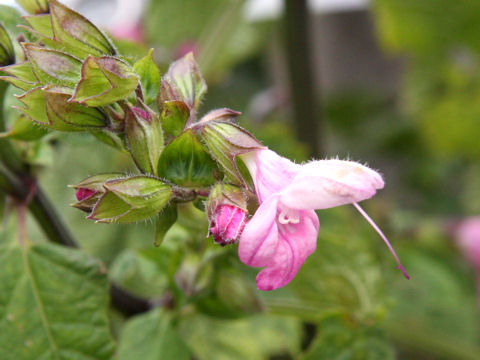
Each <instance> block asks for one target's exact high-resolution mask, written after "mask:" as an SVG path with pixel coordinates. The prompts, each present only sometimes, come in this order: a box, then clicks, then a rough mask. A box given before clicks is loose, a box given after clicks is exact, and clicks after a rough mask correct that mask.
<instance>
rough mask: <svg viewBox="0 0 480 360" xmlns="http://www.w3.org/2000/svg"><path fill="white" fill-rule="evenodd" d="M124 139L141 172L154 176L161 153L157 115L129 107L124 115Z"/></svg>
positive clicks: (162, 144)
mask: <svg viewBox="0 0 480 360" xmlns="http://www.w3.org/2000/svg"><path fill="white" fill-rule="evenodd" d="M125 137H126V140H127V145H128V148H129V150H130V153H131V154H132V158H133V160H134V161H135V164H136V165H137V167H138V168H139V169H140V171H141V172H143V173H146V174H153V175H156V173H157V167H158V159H159V158H160V154H161V153H162V150H163V147H164V143H163V130H162V124H161V123H160V119H159V118H158V115H157V114H156V113H155V112H154V111H152V110H151V109H150V108H148V107H147V106H146V105H144V106H143V108H137V107H129V108H128V109H127V110H126V114H125Z"/></svg>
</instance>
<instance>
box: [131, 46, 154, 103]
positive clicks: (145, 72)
mask: <svg viewBox="0 0 480 360" xmlns="http://www.w3.org/2000/svg"><path fill="white" fill-rule="evenodd" d="M152 54H153V49H150V51H149V52H148V54H147V55H146V56H145V57H144V58H142V59H140V60H138V61H137V62H136V63H135V65H133V69H134V70H135V71H136V72H137V74H138V76H140V83H141V84H142V90H143V95H144V96H145V99H144V100H145V103H146V104H147V105H149V104H151V103H152V102H154V101H155V100H156V99H157V96H158V92H159V90H160V71H159V70H158V67H157V65H156V64H155V62H154V61H153V57H152Z"/></svg>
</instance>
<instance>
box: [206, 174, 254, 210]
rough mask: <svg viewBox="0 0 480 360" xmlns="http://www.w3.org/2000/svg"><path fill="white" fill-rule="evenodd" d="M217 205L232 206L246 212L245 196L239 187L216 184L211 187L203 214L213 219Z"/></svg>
mask: <svg viewBox="0 0 480 360" xmlns="http://www.w3.org/2000/svg"><path fill="white" fill-rule="evenodd" d="M219 205H232V206H235V207H237V208H240V209H242V210H244V211H245V212H247V198H246V195H245V193H244V192H243V190H242V189H241V188H240V187H238V186H235V185H231V184H226V183H222V182H218V183H216V184H215V185H214V186H212V188H211V189H210V194H209V196H208V199H207V201H206V203H205V212H206V213H207V217H208V218H209V219H211V218H213V216H214V214H215V210H216V209H217V207H218V206H219Z"/></svg>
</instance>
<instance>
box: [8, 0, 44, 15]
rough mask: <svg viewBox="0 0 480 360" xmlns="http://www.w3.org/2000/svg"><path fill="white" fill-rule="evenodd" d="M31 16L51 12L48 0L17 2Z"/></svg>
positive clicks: (20, 0) (19, 0)
mask: <svg viewBox="0 0 480 360" xmlns="http://www.w3.org/2000/svg"><path fill="white" fill-rule="evenodd" d="M15 1H16V2H17V3H18V5H20V6H21V7H22V8H23V9H24V10H25V11H26V12H28V13H30V14H36V15H38V14H46V13H48V12H49V6H48V0H15Z"/></svg>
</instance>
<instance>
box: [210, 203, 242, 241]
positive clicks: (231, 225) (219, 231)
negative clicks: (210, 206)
mask: <svg viewBox="0 0 480 360" xmlns="http://www.w3.org/2000/svg"><path fill="white" fill-rule="evenodd" d="M246 221H247V212H246V211H245V210H243V209H240V208H238V207H236V206H232V205H220V206H218V207H217V209H216V211H215V214H214V216H213V219H212V220H211V221H210V233H211V234H212V236H213V239H214V240H215V242H216V243H217V244H220V245H222V246H225V245H228V244H233V243H234V242H235V241H237V239H238V238H239V237H240V235H241V233H242V231H243V229H244V227H245V223H246Z"/></svg>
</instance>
